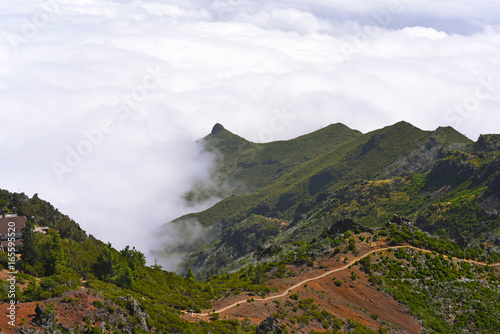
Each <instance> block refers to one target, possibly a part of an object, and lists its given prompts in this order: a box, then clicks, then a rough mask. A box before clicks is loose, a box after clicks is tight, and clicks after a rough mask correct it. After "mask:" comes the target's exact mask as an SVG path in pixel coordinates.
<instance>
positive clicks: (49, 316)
mask: <svg viewBox="0 0 500 334" xmlns="http://www.w3.org/2000/svg"><path fill="white" fill-rule="evenodd" d="M35 314H36V315H35V318H34V319H33V321H34V322H35V324H37V325H38V326H40V327H43V328H50V327H52V326H53V325H54V324H55V322H56V318H57V312H56V310H55V309H54V308H45V307H44V306H43V305H41V304H40V305H37V307H36V308H35Z"/></svg>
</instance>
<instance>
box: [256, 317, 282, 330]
mask: <svg viewBox="0 0 500 334" xmlns="http://www.w3.org/2000/svg"><path fill="white" fill-rule="evenodd" d="M255 333H256V334H282V333H283V331H282V330H281V328H280V325H279V320H278V319H276V318H274V317H273V316H269V317H268V318H267V319H266V320H264V321H262V322H261V323H260V324H259V326H258V327H257V331H256V332H255Z"/></svg>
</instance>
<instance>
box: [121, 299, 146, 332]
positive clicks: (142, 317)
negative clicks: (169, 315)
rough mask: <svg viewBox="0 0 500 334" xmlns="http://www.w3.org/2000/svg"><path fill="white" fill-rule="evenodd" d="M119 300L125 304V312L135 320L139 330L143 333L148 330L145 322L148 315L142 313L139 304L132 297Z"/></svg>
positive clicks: (142, 310)
mask: <svg viewBox="0 0 500 334" xmlns="http://www.w3.org/2000/svg"><path fill="white" fill-rule="evenodd" d="M121 299H122V300H123V301H125V302H126V305H127V310H128V311H129V313H130V315H131V316H135V317H136V318H137V320H138V321H139V325H140V327H141V329H142V330H145V331H147V330H149V326H148V323H147V321H146V320H147V318H148V317H149V315H148V314H147V313H146V312H144V309H143V308H142V306H141V304H139V302H138V301H137V300H136V299H134V298H132V297H126V298H125V297H122V298H121Z"/></svg>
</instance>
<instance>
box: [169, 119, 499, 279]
mask: <svg viewBox="0 0 500 334" xmlns="http://www.w3.org/2000/svg"><path fill="white" fill-rule="evenodd" d="M336 131H338V132H340V133H341V134H339V135H338V136H337V137H335V136H334V135H332V132H336ZM219 134H222V136H223V140H222V142H223V144H221V142H219V141H218V140H217V136H218V135H219ZM325 136H326V137H329V138H330V140H320V138H321V139H323V137H325ZM233 138H237V139H235V140H236V141H243V139H242V138H240V137H237V136H235V135H233V134H231V133H230V132H229V131H227V130H225V129H223V128H222V127H221V126H220V131H219V132H216V133H212V134H211V135H210V136H208V137H207V138H205V141H206V142H207V144H206V145H207V147H208V149H209V150H212V151H214V150H217V149H218V146H217V145H220V147H221V150H220V152H224V151H225V150H226V149H227V147H231V149H230V153H228V154H227V157H226V158H225V159H227V161H225V160H224V159H221V160H220V161H222V162H219V167H218V168H219V169H217V170H216V171H215V172H214V174H215V175H216V174H217V171H218V170H224V173H225V174H224V173H223V174H224V175H226V176H225V177H226V179H227V180H232V178H235V179H236V180H238V182H243V183H245V182H248V183H249V184H251V185H252V188H255V189H256V190H255V191H253V192H251V193H248V194H243V195H231V196H229V197H227V198H225V199H224V200H222V201H220V202H219V203H217V204H216V205H214V206H213V207H212V208H210V209H208V210H206V211H204V212H200V213H197V214H192V215H189V216H187V217H182V218H181V219H180V220H179V221H182V220H183V219H185V218H191V219H197V220H198V221H199V222H200V223H201V224H203V225H205V226H212V227H213V230H215V231H216V237H215V238H214V241H213V242H211V243H205V244H203V243H199V244H198V246H197V247H199V249H198V251H195V252H192V253H191V254H190V256H189V257H188V258H187V261H186V262H185V263H184V265H185V267H184V268H186V269H187V268H189V267H192V268H193V269H194V270H195V271H196V272H198V275H199V276H200V277H202V276H203V277H205V276H210V275H211V274H213V273H216V272H217V271H219V270H220V269H221V268H225V267H230V268H233V269H236V268H237V267H238V266H239V265H240V264H241V263H243V262H244V259H245V258H248V255H249V254H250V253H251V252H252V250H253V251H255V250H257V249H258V248H259V247H263V246H265V245H266V244H272V243H289V242H293V241H296V240H301V239H307V238H310V237H313V236H314V235H315V234H316V235H317V233H318V231H319V230H320V229H321V228H323V227H325V226H326V225H328V224H329V223H331V221H332V220H336V219H341V218H346V217H350V218H353V219H355V220H356V221H359V222H361V223H363V224H365V225H367V226H380V225H382V224H384V223H385V222H386V221H387V220H388V219H389V218H390V217H391V216H392V215H393V214H394V213H400V214H403V215H406V216H408V217H410V218H411V219H412V220H414V221H416V222H417V224H418V225H419V226H420V227H422V228H423V229H424V230H426V231H429V232H433V233H435V234H438V235H440V236H442V237H449V238H453V239H455V240H458V239H460V240H461V241H463V242H470V243H477V242H479V240H482V239H484V240H490V241H491V239H492V238H493V237H494V236H495V233H496V231H498V227H499V226H500V223H499V218H498V215H497V213H496V212H497V211H496V210H498V208H499V206H500V205H499V200H498V195H497V193H498V189H499V184H498V182H499V176H498V173H497V170H498V166H499V158H498V146H497V142H496V140H497V138H498V136H496V135H489V136H482V137H481V138H480V139H479V140H478V142H476V143H474V142H472V141H471V140H469V139H467V138H466V137H465V136H463V135H461V134H460V133H458V132H457V131H455V130H454V129H452V128H450V127H445V128H438V129H437V130H435V131H423V130H420V129H418V128H416V127H414V126H412V125H411V124H408V123H405V122H400V123H397V124H395V125H393V126H389V127H386V128H383V129H381V130H376V131H372V132H370V133H367V134H360V133H359V132H352V130H351V131H350V130H348V128H346V127H345V126H343V125H339V124H335V125H331V126H329V127H327V128H324V129H322V130H319V131H317V132H315V133H313V134H311V135H306V136H302V137H299V138H297V139H295V140H292V141H290V142H294V141H297V142H307V143H312V142H314V141H318V144H317V145H314V144H309V149H310V150H311V152H309V153H308V154H309V156H311V157H312V158H310V159H309V160H307V159H305V154H304V153H302V155H300V154H299V153H294V154H295V155H294V157H295V158H294V159H291V158H290V159H288V160H287V164H286V166H287V168H286V169H284V170H281V169H279V172H275V175H276V177H275V181H274V182H272V183H271V184H267V182H264V184H263V185H262V186H261V187H260V188H259V186H258V184H259V183H258V182H257V180H262V179H265V178H264V176H263V175H264V174H271V172H272V168H273V167H269V166H270V165H267V164H266V163H265V161H277V162H279V161H280V159H279V158H278V157H276V158H272V156H270V155H269V154H271V153H272V152H276V151H279V149H275V150H273V151H269V152H268V151H266V152H265V156H266V159H262V158H259V157H260V156H259V154H264V153H261V152H264V149H262V150H260V151H258V153H256V154H254V155H252V156H250V157H247V156H245V155H242V154H240V153H239V151H238V149H237V145H236V146H231V145H230V143H233ZM332 138H340V139H337V140H333V139H332ZM290 142H275V143H270V144H264V145H270V146H271V145H272V146H273V147H285V146H286V147H290V146H287V145H292V144H290ZM246 143H247V145H250V146H252V145H257V144H251V143H248V142H246ZM259 145H262V144H259ZM288 149H289V148H287V150H288ZM221 154H223V153H221ZM291 161H293V162H294V163H291ZM275 164H277V163H275ZM227 166H231V168H229V169H227ZM235 166H239V167H235ZM266 168H270V169H269V170H266ZM263 171H265V172H263ZM240 175H244V177H241V178H239V176H240ZM253 175H259V176H258V177H256V178H255V179H253V178H252V176H253ZM270 180H271V179H270ZM229 182H231V181H229ZM321 208H323V209H321ZM321 210H323V212H321ZM326 211H327V212H328V213H326ZM312 212H314V214H311V213H312ZM252 215H258V216H261V217H267V218H273V219H277V220H279V221H280V223H279V224H278V225H279V226H278V225H277V226H278V227H275V229H274V231H273V234H272V236H273V237H274V236H276V240H275V241H273V240H271V239H272V238H270V236H271V234H267V236H266V238H262V237H257V236H259V235H262V234H263V233H262V231H260V229H261V228H262V230H270V229H272V228H271V227H270V226H269V222H268V220H265V219H263V220H262V222H261V223H260V224H253V225H252V227H251V228H248V227H246V228H244V229H240V226H245V225H247V224H248V222H249V219H252V218H251V217H252ZM304 218H307V219H304ZM254 220H255V219H254ZM234 240H238V242H237V243H236V242H235V241H234ZM181 270H182V269H181Z"/></svg>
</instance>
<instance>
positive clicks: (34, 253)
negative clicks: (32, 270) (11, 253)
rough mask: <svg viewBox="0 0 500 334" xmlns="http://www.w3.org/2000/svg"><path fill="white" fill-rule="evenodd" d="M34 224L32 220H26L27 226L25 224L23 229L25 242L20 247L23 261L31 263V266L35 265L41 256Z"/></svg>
mask: <svg viewBox="0 0 500 334" xmlns="http://www.w3.org/2000/svg"><path fill="white" fill-rule="evenodd" d="M34 225H35V224H34V223H33V222H32V221H30V220H28V221H27V222H26V226H24V228H23V230H22V233H23V236H22V241H23V244H22V245H21V247H20V248H19V253H20V254H21V259H22V261H23V263H26V264H29V265H30V266H35V265H36V264H37V263H38V262H39V258H40V257H39V251H38V248H39V247H38V238H37V237H38V235H37V233H36V232H35V226H34Z"/></svg>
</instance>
